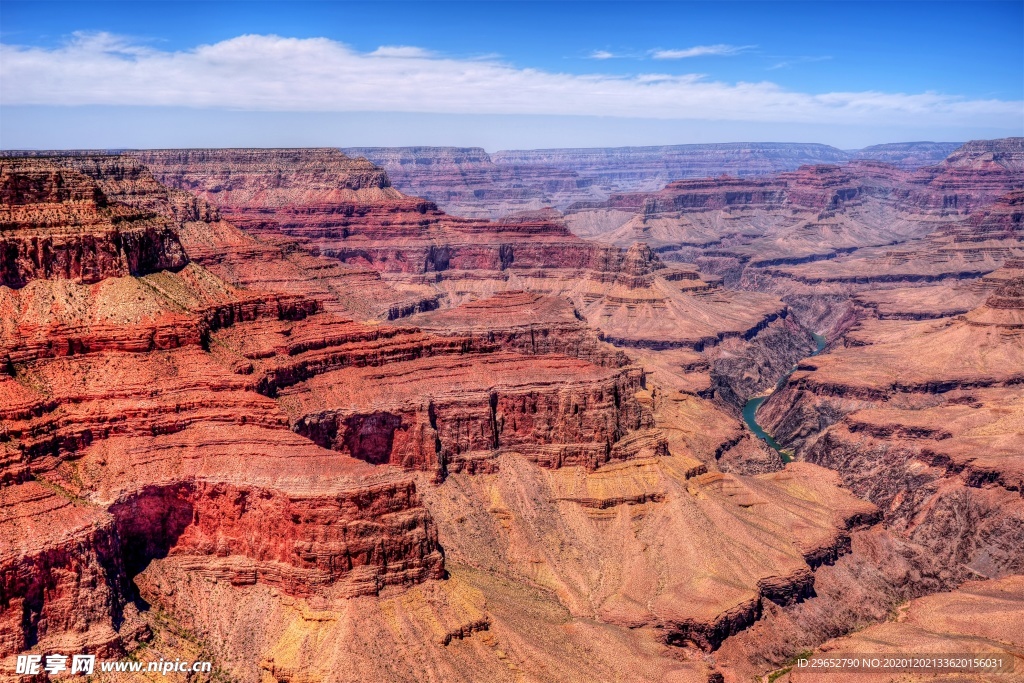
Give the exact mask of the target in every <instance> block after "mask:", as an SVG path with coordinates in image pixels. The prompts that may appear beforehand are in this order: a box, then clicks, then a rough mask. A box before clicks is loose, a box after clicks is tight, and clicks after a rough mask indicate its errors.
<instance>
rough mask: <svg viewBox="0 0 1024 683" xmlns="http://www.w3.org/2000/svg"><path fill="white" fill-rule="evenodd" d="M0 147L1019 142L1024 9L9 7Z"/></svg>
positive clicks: (0, 22) (991, 5)
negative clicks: (998, 139)
mask: <svg viewBox="0 0 1024 683" xmlns="http://www.w3.org/2000/svg"><path fill="white" fill-rule="evenodd" d="M0 43H2V45H3V46H2V48H0V146H2V147H4V148H18V147H37V148H38V147H54V148H61V147H162V146H192V145H206V146H219V145H252V146H279V145H339V146H348V145H378V144H382V145H389V144H395V145H398V144H457V145H479V146H483V147H485V148H487V149H491V150H494V149H498V148H513V147H520V148H522V147H554V146H608V145H623V144H674V143H687V142H710V141H740V140H744V141H753V140H794V141H816V142H825V143H828V144H834V145H837V146H840V147H858V146H863V145H867V144H874V143H881V142H891V141H898V140H921V139H933V140H934V139H943V140H962V139H969V138H979V137H996V136H1004V135H1022V134H1024V104H1022V101H1024V2H1020V1H1017V2H907V3H895V2H828V1H825V2H820V1H819V2H804V3H784V2H769V1H762V2H714V3H710V2H709V3H676V2H653V3H643V2H562V3H555V2H547V3H533V2H481V1H478V2H451V3H432V2H419V3H405V2H368V1H365V0H364V1H363V2H354V3H335V2H326V1H321V2H309V3H306V2H288V3H275V2H240V1H239V2H173V3H167V2H146V1H138V0H137V1H135V2H84V1H82V2H71V3H58V2H43V1H38V0H37V1H34V2H12V1H7V0H0Z"/></svg>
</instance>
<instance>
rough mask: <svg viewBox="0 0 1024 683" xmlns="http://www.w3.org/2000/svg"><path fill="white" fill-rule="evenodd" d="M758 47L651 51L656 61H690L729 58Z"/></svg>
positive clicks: (703, 47) (713, 46)
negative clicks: (689, 59) (692, 58)
mask: <svg viewBox="0 0 1024 683" xmlns="http://www.w3.org/2000/svg"><path fill="white" fill-rule="evenodd" d="M754 47H757V46H756V45H723V44H718V45H695V46H694V47H688V48H686V49H685V50H651V57H653V58H654V59H688V58H690V57H710V56H719V57H729V56H732V55H738V54H739V53H741V52H744V51H746V50H750V49H752V48H754Z"/></svg>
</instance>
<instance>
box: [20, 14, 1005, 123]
mask: <svg viewBox="0 0 1024 683" xmlns="http://www.w3.org/2000/svg"><path fill="white" fill-rule="evenodd" d="M0 104H3V105H5V106H10V105H65V106H76V105H132V106H172V107H182V106H185V107H193V108H200V109H202V108H207V109H234V110H249V111H295V112H301V111H306V112H360V111H363V112H366V111H379V112H419V113H442V114H530V115H582V116H610V117H626V118H628V117H633V118H646V119H668V120H715V121H763V122H789V123H799V122H807V123H831V124H859V125H864V124H866V125H882V124H886V125H904V124H905V125H918V126H928V125H932V126H938V125H973V126H979V127H981V126H990V127H999V128H1010V129H1014V128H1017V127H1019V125H1020V112H1021V110H1022V109H1024V104H1022V103H1021V102H1008V101H1002V100H995V99H991V100H968V99H964V98H959V97H954V96H948V95H942V94H938V93H933V92H926V93H919V94H903V93H883V92H873V91H869V92H833V93H824V94H810V93H802V92H794V91H791V90H786V89H784V88H782V87H780V86H779V85H777V84H774V83H771V82H767V81H763V82H758V83H749V82H738V83H724V82H719V81H709V80H707V79H706V78H704V77H702V76H700V75H699V74H686V75H669V74H638V75H634V76H628V77H624V76H615V75H608V74H600V73H594V74H583V75H579V74H569V73H555V72H549V71H543V70H540V69H530V68H518V67H515V66H513V65H510V64H507V63H504V62H501V61H496V60H488V59H484V60H481V59H454V58H450V57H442V56H437V55H434V54H432V53H429V52H427V51H425V50H420V49H419V48H410V47H408V46H402V47H394V46H392V47H382V48H380V49H379V50H377V51H376V52H371V53H361V52H358V51H355V50H353V49H352V48H350V47H348V46H346V45H344V44H342V43H338V42H336V41H332V40H329V39H326V38H309V39H297V38H282V37H280V36H273V35H244V36H239V37H237V38H232V39H230V40H225V41H222V42H219V43H215V44H212V45H202V46H199V47H196V48H193V49H189V50H181V51H174V52H169V51H161V50H157V49H155V48H152V47H149V46H146V45H141V44H138V43H135V42H132V41H130V40H127V39H124V38H120V37H118V36H112V35H108V34H79V35H77V36H75V38H74V39H73V40H72V41H70V42H69V43H67V44H66V45H64V46H61V47H58V48H51V49H48V48H41V47H19V46H12V45H0Z"/></svg>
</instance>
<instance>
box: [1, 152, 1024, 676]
mask: <svg viewBox="0 0 1024 683" xmlns="http://www.w3.org/2000/svg"><path fill="white" fill-rule="evenodd" d="M809 164H810V165H809ZM725 172H728V173H731V174H732V175H728V176H723V175H722V174H723V173H725ZM702 176H711V177H702ZM439 188H440V189H442V190H443V189H444V188H448V190H447V191H448V194H445V195H443V196H442V195H437V194H435V193H436V192H437V191H438V189H439ZM0 200H2V202H0V312H2V316H0V396H2V397H3V400H2V401H0V527H3V532H2V533H0V659H2V661H3V666H4V667H5V670H13V662H14V659H15V656H16V655H17V654H19V653H24V652H33V653H41V654H45V653H48V652H62V651H67V652H71V651H75V652H89V653H95V654H97V655H99V656H101V657H106V658H119V657H127V656H131V657H135V658H138V659H141V660H156V659H160V658H165V659H174V658H190V659H203V658H205V659H210V660H212V661H213V662H214V663H215V666H216V671H215V672H214V674H213V676H212V677H210V678H208V679H200V680H237V681H246V682H252V683H271V682H274V683H284V682H289V683H291V682H294V683H299V682H300V681H357V680H359V681H366V680H374V681H377V680H379V681H412V680H417V681H421V680H431V681H458V680H464V681H476V680H495V681H503V680H508V681H524V680H525V681H577V680H629V681H665V682H670V681H671V682H684V681H693V682H695V683H696V682H699V683H705V682H708V683H710V682H721V683H732V682H734V681H747V680H752V679H755V680H756V679H760V678H762V677H769V676H770V677H771V678H770V680H777V679H778V680H793V681H804V680H807V681H810V680H818V679H816V678H815V677H814V676H813V675H812V674H808V673H806V672H802V671H800V670H799V669H797V668H794V666H793V664H792V660H793V659H794V658H795V657H798V656H800V655H801V654H802V653H807V652H822V653H831V652H840V653H841V652H862V653H863V652H893V651H900V649H901V648H902V649H903V650H908V649H909V650H912V651H915V652H916V651H921V652H961V651H970V652H977V653H993V652H995V653H1002V654H1004V655H1006V656H1009V657H1015V658H1016V661H1017V666H1018V667H1024V641H1021V639H1020V635H1019V633H1017V630H1018V629H1014V628H1013V624H1014V623H1015V622H1019V618H1018V617H1019V616H1020V615H1021V604H1022V601H1024V587H1022V586H1021V582H1020V580H1019V579H1020V576H1021V575H1022V574H1024V551H1022V549H1024V535H1022V534H1024V531H1022V530H1024V498H1022V491H1024V489H1022V483H1024V463H1022V462H1021V457H1022V456H1021V453H1022V452H1024V451H1022V449H1021V444H1022V439H1024V432H1022V427H1021V424H1022V420H1024V402H1022V393H1021V386H1022V385H1024V235H1022V233H1021V227H1020V226H1021V216H1022V214H1024V212H1022V209H1021V207H1022V206H1024V203H1022V202H1024V140H1022V139H1009V140H995V141H976V142H971V143H967V144H965V145H963V146H960V145H945V144H944V143H909V144H906V145H890V146H879V147H877V148H867V149H865V150H859V151H857V152H852V153H851V152H842V151H840V150H835V149H834V148H829V147H826V146H824V145H718V146H714V145H707V146H679V147H668V148H629V149H627V150H618V151H615V150H549V151H526V152H502V153H497V154H491V155H487V154H485V153H483V152H482V150H466V149H450V148H445V149H439V148H396V149H392V150H388V149H357V150H344V151H339V150H337V149H329V148H324V149H269V150H263V149H209V150H146V151H126V152H122V153H117V154H115V153H91V152H82V153H74V154H69V153H34V154H22V155H17V156H6V157H3V158H0ZM442 207H443V208H444V210H442ZM812 332H813V333H819V334H824V335H825V338H826V340H827V345H826V346H825V347H824V349H822V352H821V353H818V354H816V355H813V356H812V353H813V352H814V351H815V349H816V348H817V343H816V339H815V337H814V336H813V335H812ZM755 397H759V398H765V397H767V398H766V400H764V402H763V404H762V405H761V407H760V409H759V410H758V411H757V416H756V419H757V422H758V424H760V425H761V426H763V427H764V429H765V430H766V431H767V432H768V433H769V434H771V435H772V436H773V437H774V439H775V440H776V441H777V442H778V443H779V444H781V445H782V446H783V447H784V448H785V449H786V455H787V458H786V459H787V460H788V459H789V456H792V458H793V461H792V462H783V458H782V457H780V453H779V452H777V451H776V450H775V449H773V448H771V447H769V446H768V445H767V444H766V443H764V442H763V441H761V440H760V439H758V438H757V437H756V436H754V434H752V433H751V432H750V430H748V429H747V428H746V427H745V425H744V423H743V421H742V419H741V412H742V409H743V407H744V405H745V404H746V403H747V402H748V401H749V400H750V399H752V398H755ZM993 615H995V616H993ZM8 664H10V667H7V665H8ZM105 676H108V675H105ZM175 676H176V674H172V676H171V678H172V679H174V678H175ZM780 677H782V678H780ZM852 678H853V676H852V675H851V680H852ZM101 680H132V679H131V678H112V677H111V678H107V677H103V678H101ZM138 680H142V679H141V678H140V679H138ZM181 680H186V679H185V678H184V677H181ZM188 680H195V679H193V678H189V679H188ZM857 680H860V679H859V678H858V679H857ZM865 680H874V679H873V678H872V677H870V676H869V677H868V678H866V679H865ZM879 680H882V679H879ZM901 680H902V679H901ZM906 680H917V679H915V678H914V677H913V676H912V675H908V677H907V678H906ZM921 680H924V677H921ZM928 680H931V679H928ZM958 680H960V679H958ZM971 680H975V679H973V678H972V679H971ZM977 680H982V679H981V678H977Z"/></svg>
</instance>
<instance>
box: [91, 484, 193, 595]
mask: <svg viewBox="0 0 1024 683" xmlns="http://www.w3.org/2000/svg"><path fill="white" fill-rule="evenodd" d="M190 494H191V491H190V490H189V489H188V487H187V486H184V485H179V486H174V487H161V486H147V487H145V488H144V489H142V491H141V492H140V493H139V494H138V495H136V496H133V497H132V498H131V499H129V500H127V501H124V502H119V503H115V504H114V505H113V506H111V508H110V513H111V514H112V515H113V516H114V520H115V528H116V529H117V536H118V539H119V540H120V545H121V557H122V561H123V565H124V572H125V575H126V578H127V580H128V581H127V583H128V586H129V595H127V596H126V597H127V598H128V599H130V600H132V601H134V602H135V603H136V605H137V606H138V607H139V609H148V608H149V603H148V602H146V600H144V599H143V598H142V596H141V595H140V594H139V590H138V587H137V586H136V584H135V577H137V576H138V575H139V574H141V573H142V572H143V571H145V569H146V567H148V566H149V563H150V562H152V561H153V560H158V559H162V558H164V557H167V555H168V553H170V551H171V548H173V547H174V546H175V545H176V544H177V542H178V539H179V538H180V537H181V535H182V533H183V532H184V531H185V529H186V528H187V527H188V526H189V525H190V524H192V523H193V521H195V520H196V519H197V513H196V510H195V508H194V506H193V504H192V502H191V501H190V500H189V498H190V497H191V496H190Z"/></svg>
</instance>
